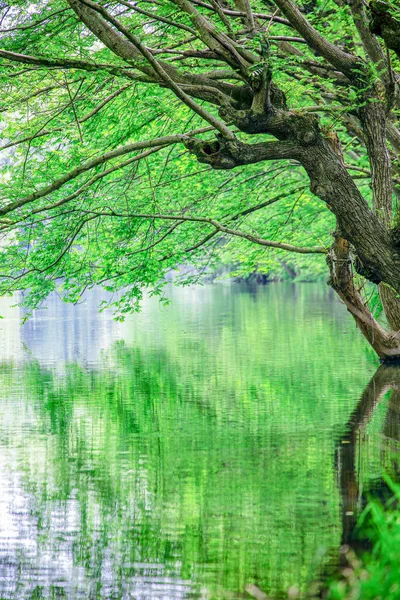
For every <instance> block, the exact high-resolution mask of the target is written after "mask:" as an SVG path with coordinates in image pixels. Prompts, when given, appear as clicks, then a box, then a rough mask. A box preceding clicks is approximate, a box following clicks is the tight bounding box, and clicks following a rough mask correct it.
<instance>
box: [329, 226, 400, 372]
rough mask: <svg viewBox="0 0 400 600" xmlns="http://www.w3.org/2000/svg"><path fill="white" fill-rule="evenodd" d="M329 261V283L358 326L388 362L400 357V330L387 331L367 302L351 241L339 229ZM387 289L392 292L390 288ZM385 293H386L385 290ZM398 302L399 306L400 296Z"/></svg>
mask: <svg viewBox="0 0 400 600" xmlns="http://www.w3.org/2000/svg"><path fill="white" fill-rule="evenodd" d="M328 265H329V269H330V280H329V283H330V285H331V286H332V288H333V289H334V290H335V291H336V292H337V293H338V295H339V297H340V298H341V299H342V301H343V302H344V304H345V305H346V307H347V310H348V311H349V312H350V313H351V314H352V316H353V317H354V320H355V321H356V324H357V327H358V328H359V329H360V331H361V332H362V334H363V335H364V337H365V338H366V339H367V340H368V342H369V343H370V345H371V346H372V348H373V349H374V350H375V352H376V353H377V354H378V356H379V357H380V359H381V360H383V361H388V362H390V361H398V360H400V333H399V332H398V331H389V332H388V331H385V329H384V328H383V327H382V326H381V325H380V324H379V323H378V322H377V321H376V319H375V318H374V316H373V315H372V313H371V311H370V310H369V308H368V306H367V305H366V304H365V302H364V300H363V298H362V296H361V294H360V292H359V290H357V288H356V286H355V283H354V276H353V270H352V259H351V254H350V244H349V242H348V241H347V240H345V239H344V238H343V237H341V235H340V233H339V232H336V233H335V241H334V243H333V245H332V248H331V251H330V254H329V256H328ZM388 290H389V292H392V291H391V290H390V288H388ZM384 294H386V290H385V292H384ZM389 296H390V295H388V297H389ZM396 303H397V304H396V310H397V308H398V301H397V299H396ZM396 314H397V313H396ZM393 318H395V312H393Z"/></svg>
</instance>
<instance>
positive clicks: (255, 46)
mask: <svg viewBox="0 0 400 600" xmlns="http://www.w3.org/2000/svg"><path fill="white" fill-rule="evenodd" d="M1 23H2V41H1V47H2V48H1V50H0V60H1V65H0V78H1V83H2V92H1V105H0V110H1V111H2V112H1V114H2V117H3V120H2V137H3V140H4V143H3V145H2V147H1V150H2V152H3V155H4V156H5V159H4V161H3V173H2V187H3V194H2V195H3V200H2V202H1V207H0V227H1V231H2V233H3V235H4V243H3V247H2V249H1V254H0V262H1V274H2V275H1V284H0V285H1V291H2V292H3V293H6V292H8V293H11V292H15V291H17V290H23V291H25V292H27V293H26V294H25V295H24V299H23V303H24V304H25V305H26V306H28V307H35V306H37V305H38V304H40V303H41V302H42V301H43V300H44V298H46V296H47V295H48V294H49V293H50V292H51V291H54V290H57V291H58V292H59V293H60V294H61V295H62V296H63V297H65V298H66V299H68V300H70V301H76V300H77V299H79V297H80V296H81V295H82V293H84V291H85V290H86V289H87V288H90V287H93V286H95V285H102V286H104V287H105V288H106V289H108V290H111V291H118V290H123V293H122V296H121V297H120V298H119V300H118V302H117V307H116V308H117V314H118V315H120V316H123V314H124V313H125V312H128V311H130V310H132V309H134V308H135V307H136V306H137V303H138V302H139V301H140V298H141V296H142V293H143V289H145V288H147V289H150V290H151V291H152V292H153V293H156V294H159V295H162V294H163V285H162V281H163V277H162V276H163V275H164V274H165V273H166V272H167V271H169V270H170V269H173V268H176V267H177V266H179V265H182V264H184V263H186V264H187V263H189V264H192V265H195V266H196V268H197V269H198V270H200V272H202V271H203V270H205V269H206V268H208V266H209V265H214V264H215V263H216V262H217V260H219V257H221V256H229V257H230V259H231V260H232V261H234V262H240V263H242V264H244V266H245V268H248V269H249V268H253V267H254V266H255V265H261V266H262V268H264V269H265V268H268V269H272V270H273V269H274V268H277V265H278V264H279V265H283V266H284V268H287V269H289V270H292V271H296V269H298V268H300V269H302V268H307V267H305V266H304V265H306V260H308V261H314V265H316V266H315V267H313V269H318V270H321V268H322V263H321V258H322V259H324V258H325V259H327V263H328V267H329V270H330V283H331V285H332V287H333V288H334V289H335V290H336V292H337V293H338V294H339V296H340V297H341V299H342V300H343V301H344V302H345V304H346V306H347V308H348V310H349V311H350V312H351V314H352V315H353V317H354V319H355V320H356V322H357V324H358V326H359V327H360V329H361V331H362V332H363V334H364V335H365V336H366V338H367V339H368V341H369V342H370V344H371V345H372V346H373V348H374V349H375V350H376V352H377V353H378V354H379V356H381V357H382V358H389V359H390V358H393V357H399V356H400V337H399V333H398V331H399V330H400V302H399V300H398V297H397V295H398V293H399V292H400V260H399V252H400V229H399V223H398V220H397V217H396V199H397V198H398V197H400V164H399V154H400V131H399V109H400V96H399V89H398V88H399V71H400V63H399V48H398V39H399V36H398V32H399V28H400V24H399V23H400V21H399V15H398V9H397V8H396V6H395V5H394V4H390V3H383V2H381V1H379V0H374V2H373V3H372V4H371V6H370V7H369V8H368V9H366V8H365V6H364V4H363V3H362V2H361V1H360V0H349V1H348V2H345V1H342V0H327V1H324V2H322V1H321V0H310V1H305V2H304V3H303V4H302V3H300V2H299V1H296V2H294V1H291V0H273V1H272V0H267V1H265V2H263V3H261V2H260V1H259V0H253V1H252V2H251V3H250V1H249V0H235V1H234V4H232V5H230V4H229V2H228V1H227V0H211V1H210V3H209V2H204V1H203V0H154V1H149V0H140V2H129V1H126V0H120V1H113V0H110V1H101V2H94V1H93V0H47V1H44V2H41V3H38V4H32V5H31V4H29V3H28V4H27V3H25V2H21V1H19V0H15V1H12V2H2V4H1ZM199 163H200V165H199ZM226 171H228V172H229V173H228V174H227V173H226ZM332 232H334V233H333V243H332ZM272 252H274V254H272ZM288 253H289V254H288ZM286 255H288V256H289V257H292V256H296V258H295V259H292V258H289V259H287V258H286ZM197 272H198V271H197ZM192 277H193V276H192V275H191V274H190V273H189V275H186V276H184V277H183V280H184V281H185V282H190V281H192ZM365 281H368V282H371V285H372V286H373V304H374V305H375V304H376V299H377V298H378V293H379V295H380V299H381V301H382V304H383V307H384V310H385V313H386V318H387V324H388V327H389V329H390V331H389V330H388V329H385V328H384V327H383V326H382V325H381V324H380V323H378V322H377V320H376V319H375V316H374V314H373V311H372V305H371V303H370V305H368V302H367V301H366V294H365V293H364V294H363V292H360V288H361V287H363V286H364V283H365ZM160 282H161V283H160ZM376 286H377V287H376ZM370 288H371V286H368V294H370Z"/></svg>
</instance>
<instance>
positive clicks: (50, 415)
mask: <svg viewBox="0 0 400 600" xmlns="http://www.w3.org/2000/svg"><path fill="white" fill-rule="evenodd" d="M169 294H170V297H171V299H172V304H171V305H170V306H168V307H161V306H160V305H159V304H158V303H157V301H156V300H153V299H149V300H146V301H145V302H144V305H143V312H142V313H141V314H138V315H134V316H132V317H129V318H128V319H127V321H126V322H125V323H116V322H114V321H113V320H112V316H111V315H110V314H109V313H102V314H98V312H97V308H96V307H97V304H98V302H99V300H100V296H99V295H96V294H92V295H89V297H88V299H87V301H86V302H85V303H82V304H81V305H78V306H76V307H71V306H67V305H64V304H63V303H61V302H60V301H59V300H57V299H51V300H50V301H49V303H48V309H47V310H40V311H37V312H36V313H35V315H34V316H33V318H32V319H31V320H30V321H29V322H28V323H26V324H25V325H24V326H22V327H20V325H19V317H20V314H19V312H18V310H17V309H11V308H6V307H5V305H3V309H2V311H3V315H5V318H4V319H3V320H2V321H1V322H0V331H1V342H0V349H1V350H0V358H1V365H0V598H2V599H7V600H8V599H25V598H31V599H40V598H71V599H75V598H76V599H78V598H79V599H80V598H82V599H83V598H85V599H87V598H89V599H131V598H132V599H155V600H161V599H163V600H167V599H168V600H169V599H174V600H175V599H176V600H177V599H183V598H194V599H200V598H201V599H203V600H219V599H221V600H222V599H232V600H233V599H239V598H251V597H252V596H253V597H256V598H258V599H259V600H260V599H262V598H267V597H268V598H270V599H280V598H287V597H288V590H289V594H291V597H292V598H294V597H305V596H306V593H307V594H310V593H311V591H312V590H313V589H314V588H315V582H318V581H320V580H321V578H323V577H324V576H325V575H326V573H327V572H329V570H330V569H331V568H332V565H336V564H337V562H338V556H339V548H340V546H341V545H342V543H343V542H345V541H348V540H349V538H350V536H351V531H352V527H353V525H354V520H355V514H356V512H357V510H358V509H359V508H360V506H361V505H362V503H363V499H364V498H365V496H366V494H367V492H368V490H378V491H379V490H380V489H381V475H382V473H383V471H384V470H386V471H387V472H389V473H390V474H391V475H392V476H393V477H395V478H397V479H398V477H397V475H396V474H397V471H398V462H397V461H398V456H399V455H398V451H399V449H400V444H399V441H398V440H399V439H400V420H399V410H400V404H397V399H398V391H396V386H397V383H396V381H397V379H399V380H400V378H399V377H398V374H397V369H394V368H392V369H389V370H388V369H383V370H382V369H381V370H380V371H379V372H378V374H377V375H375V378H374V379H372V378H373V377H374V374H375V372H376V369H377V367H378V364H377V361H376V359H375V358H374V356H373V354H372V353H371V352H370V351H369V349H368V348H367V347H366V344H365V342H364V341H363V339H362V338H361V336H360V334H359V333H358V332H357V331H356V330H355V327H354V324H353V322H352V321H351V319H350V317H349V316H348V313H347V312H346V310H345V309H344V307H343V306H341V305H340V304H339V302H338V301H337V300H335V299H334V298H333V296H331V295H330V293H329V290H328V288H327V287H326V286H324V285H323V284H320V285H317V284H315V285H314V284H313V285H306V284H303V285H301V284H298V285H289V284H287V285H286V284H276V285H271V286H268V287H258V288H257V287H256V288H253V289H250V288H248V287H241V286H239V285H233V286H222V285H213V286H205V287H203V288H201V287H195V288H191V289H184V290H175V291H173V290H171V291H170V293H169ZM393 389H394V391H392V390H393ZM310 590H311V591H310ZM262 593H264V594H266V595H267V596H263V595H262Z"/></svg>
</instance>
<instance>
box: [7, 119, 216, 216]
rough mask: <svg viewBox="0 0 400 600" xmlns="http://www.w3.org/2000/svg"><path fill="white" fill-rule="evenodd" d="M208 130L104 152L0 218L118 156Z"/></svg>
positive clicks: (9, 207)
mask: <svg viewBox="0 0 400 600" xmlns="http://www.w3.org/2000/svg"><path fill="white" fill-rule="evenodd" d="M210 129H211V128H210V127H206V128H204V127H203V128H202V129H200V130H196V131H193V132H191V133H186V134H178V135H169V136H168V135H167V136H165V137H161V138H153V139H152V140H145V141H143V142H134V143H132V144H127V145H126V146H121V147H119V148H116V149H115V150H111V151H110V152H106V153H105V154H102V155H101V156H97V157H96V158H92V159H91V160H88V161H86V162H84V163H82V164H81V165H79V166H78V167H76V168H75V169H72V171H69V173H66V174H65V175H63V176H62V177H59V178H58V179H56V181H54V182H53V183H51V184H49V185H47V186H45V187H43V188H41V189H40V190H38V191H36V192H34V193H33V194H29V195H28V196H25V197H24V198H21V199H20V200H16V201H15V202H11V203H10V204H7V205H6V206H3V207H2V208H0V215H1V216H3V215H6V214H8V213H10V212H12V211H14V210H16V209H17V208H20V207H21V206H24V205H25V204H29V203H31V202H34V201H35V200H38V199H39V198H43V197H44V196H48V195H49V194H51V193H52V192H55V191H56V190H59V189H60V188H61V187H62V186H63V185H65V184H66V183H68V182H69V181H72V180H73V179H76V178H77V177H79V175H82V173H85V172H86V171H89V170H90V169H93V168H94V167H97V166H98V165H101V164H103V163H105V162H108V161H109V160H111V159H112V158H117V157H118V156H123V155H124V154H128V153H130V152H134V151H135V150H143V149H144V148H154V147H156V146H170V145H172V144H179V143H182V142H187V141H188V139H189V138H190V136H191V135H196V133H199V132H202V133H204V132H205V131H210Z"/></svg>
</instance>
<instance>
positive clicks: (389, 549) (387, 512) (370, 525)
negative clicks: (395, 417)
mask: <svg viewBox="0 0 400 600" xmlns="http://www.w3.org/2000/svg"><path fill="white" fill-rule="evenodd" d="M384 479H385V481H386V483H387V485H388V486H389V488H390V489H391V491H392V494H393V496H392V498H391V500H390V501H389V502H387V503H385V504H382V502H380V501H378V500H374V499H371V500H370V501H369V503H368V505H367V507H366V509H365V510H364V512H363V514H362V515H361V517H360V519H359V523H358V527H359V529H360V536H362V537H366V538H367V539H368V540H370V542H371V543H372V550H371V551H370V552H366V553H365V554H363V555H362V557H361V558H357V557H355V555H354V553H353V552H352V551H350V550H349V551H348V552H347V558H348V563H349V564H348V566H347V567H346V568H345V569H344V572H343V577H342V579H341V580H340V581H338V582H335V583H333V584H332V585H331V588H330V594H329V596H328V598H329V600H378V599H382V600H383V599H385V600H397V599H398V598H399V597H400V570H399V553H400V510H399V505H398V502H399V500H400V486H399V485H398V484H396V483H394V482H393V481H392V479H391V478H389V477H388V476H384Z"/></svg>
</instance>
